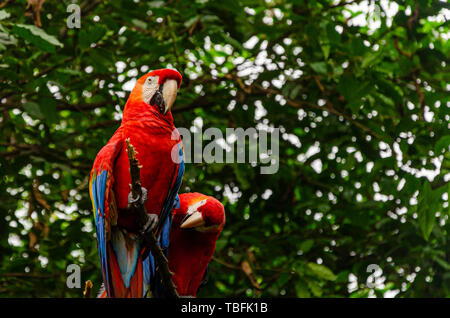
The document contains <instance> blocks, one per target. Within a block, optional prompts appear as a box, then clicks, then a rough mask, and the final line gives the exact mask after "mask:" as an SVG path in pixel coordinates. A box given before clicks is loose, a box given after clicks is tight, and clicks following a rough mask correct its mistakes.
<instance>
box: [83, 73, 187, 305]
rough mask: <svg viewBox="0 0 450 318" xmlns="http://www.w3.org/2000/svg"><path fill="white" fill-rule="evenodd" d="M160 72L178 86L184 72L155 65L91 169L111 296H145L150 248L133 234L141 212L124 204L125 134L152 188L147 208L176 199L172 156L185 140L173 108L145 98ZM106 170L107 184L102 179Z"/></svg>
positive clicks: (127, 181) (153, 209)
mask: <svg viewBox="0 0 450 318" xmlns="http://www.w3.org/2000/svg"><path fill="white" fill-rule="evenodd" d="M156 76H158V77H159V80H158V84H164V83H165V82H166V81H167V80H168V79H174V80H176V81H177V83H178V87H179V86H180V84H181V75H180V74H179V73H178V72H177V71H175V70H169V69H163V70H156V71H153V72H150V73H148V74H146V75H144V76H142V77H141V78H140V79H139V80H138V81H137V83H136V86H135V87H134V89H133V91H132V92H131V94H130V96H129V98H128V101H127V103H126V105H125V109H124V112H123V119H122V123H121V125H120V127H119V128H118V129H117V131H116V132H115V133H114V135H113V136H112V138H111V139H110V140H109V142H108V143H107V144H106V145H105V146H104V147H103V148H102V149H101V150H100V152H99V153H98V155H97V157H96V159H95V162H94V165H93V168H92V172H91V181H90V192H91V199H92V201H93V209H94V215H95V217H96V223H97V224H96V226H97V236H98V240H99V252H100V257H101V260H102V272H103V278H104V281H105V285H106V290H107V292H108V293H109V296H110V297H142V296H143V292H144V291H143V289H144V287H143V278H142V277H143V269H142V264H141V263H142V255H143V254H144V252H145V251H144V250H143V248H142V246H141V244H140V243H139V242H138V241H136V239H135V237H134V235H133V233H135V232H136V231H137V228H136V225H135V219H136V215H134V214H133V213H132V212H129V211H126V210H125V209H126V208H127V205H128V194H129V192H130V183H131V178H130V172H129V160H128V155H127V152H126V144H125V140H126V139H128V138H129V140H130V143H131V144H132V145H133V146H134V148H135V151H136V157H137V159H138V160H139V163H140V165H141V166H142V168H141V170H140V177H141V185H142V186H143V187H144V188H146V189H147V190H148V199H147V201H146V202H145V207H146V211H147V213H153V214H157V215H160V213H161V212H162V211H163V210H164V209H165V210H167V205H171V204H172V203H171V202H169V201H171V199H169V198H172V196H173V191H174V189H175V188H176V189H175V195H176V192H177V191H178V187H179V185H178V184H177V180H179V178H177V177H178V174H179V172H180V165H179V163H178V162H176V161H174V160H173V159H172V158H173V154H174V153H175V155H178V154H179V153H178V151H179V149H181V147H182V145H181V138H180V135H179V133H178V131H177V130H176V128H175V126H174V124H173V117H172V114H171V113H170V111H168V112H167V113H166V114H163V113H162V112H161V111H160V110H159V109H158V107H157V106H156V105H152V104H150V103H149V102H145V101H144V99H143V87H144V83H145V82H146V80H147V78H148V77H152V78H153V77H156ZM149 80H150V79H149ZM105 171H106V181H105V186H103V185H102V184H101V182H100V181H99V180H100V176H102V173H104V172H105ZM180 173H182V170H181V172H180ZM103 193H104V195H103ZM103 199H104V205H103V204H102V200H103ZM172 201H173V198H172ZM102 208H103V210H102ZM171 208H172V206H170V209H171ZM169 211H170V210H169ZM102 231H104V232H102ZM112 233H113V241H114V242H116V243H114V244H113V243H112V241H111V239H112V236H111V235H112ZM103 244H104V246H103ZM130 260H131V261H130ZM119 264H121V265H119ZM120 266H122V267H120ZM126 285H129V286H126Z"/></svg>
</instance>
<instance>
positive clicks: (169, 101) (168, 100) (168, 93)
mask: <svg viewBox="0 0 450 318" xmlns="http://www.w3.org/2000/svg"><path fill="white" fill-rule="evenodd" d="M177 91H178V82H177V81H176V80H174V79H169V80H167V81H165V82H164V86H163V89H162V95H163V98H164V103H165V104H166V108H165V109H164V115H165V114H167V112H168V111H169V110H170V109H171V108H172V106H173V103H175V99H176V98H177Z"/></svg>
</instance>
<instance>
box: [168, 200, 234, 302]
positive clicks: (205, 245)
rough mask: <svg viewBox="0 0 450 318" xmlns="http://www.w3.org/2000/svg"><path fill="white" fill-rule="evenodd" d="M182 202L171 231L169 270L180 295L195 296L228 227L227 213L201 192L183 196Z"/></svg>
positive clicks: (176, 211)
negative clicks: (218, 240) (217, 245)
mask: <svg viewBox="0 0 450 318" xmlns="http://www.w3.org/2000/svg"><path fill="white" fill-rule="evenodd" d="M179 199H180V206H179V208H177V209H174V212H173V222H172V228H171V230H170V245H169V268H170V270H171V271H172V272H173V273H174V275H173V276H172V279H173V282H174V284H175V286H176V288H177V291H178V294H179V295H180V296H193V297H195V296H196V294H197V290H198V288H199V286H200V285H201V283H202V281H203V279H204V277H205V274H206V273H205V271H206V270H207V266H208V264H209V262H210V260H211V258H212V256H213V253H214V250H215V248H216V241H217V238H218V237H219V234H220V232H221V231H222V229H223V226H224V225H225V210H224V208H223V205H222V203H220V202H219V201H218V200H216V199H215V198H213V197H210V196H207V195H204V194H201V193H183V194H180V195H179Z"/></svg>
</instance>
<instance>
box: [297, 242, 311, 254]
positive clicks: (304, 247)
mask: <svg viewBox="0 0 450 318" xmlns="http://www.w3.org/2000/svg"><path fill="white" fill-rule="evenodd" d="M313 245H314V240H306V241H303V242H302V243H301V244H300V249H301V250H302V251H303V253H308V252H309V250H310V249H311V248H312V247H313Z"/></svg>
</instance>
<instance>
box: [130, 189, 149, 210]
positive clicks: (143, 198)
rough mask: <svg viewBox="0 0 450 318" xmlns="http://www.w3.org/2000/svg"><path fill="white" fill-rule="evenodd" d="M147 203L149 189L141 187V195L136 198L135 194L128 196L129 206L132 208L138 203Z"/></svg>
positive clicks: (131, 193)
mask: <svg viewBox="0 0 450 318" xmlns="http://www.w3.org/2000/svg"><path fill="white" fill-rule="evenodd" d="M146 201H147V189H146V188H144V187H141V195H138V196H137V197H136V198H133V192H130V193H129V194H128V206H132V205H134V204H135V203H137V202H138V203H140V204H142V205H144V204H145V202H146Z"/></svg>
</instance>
